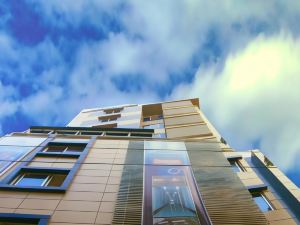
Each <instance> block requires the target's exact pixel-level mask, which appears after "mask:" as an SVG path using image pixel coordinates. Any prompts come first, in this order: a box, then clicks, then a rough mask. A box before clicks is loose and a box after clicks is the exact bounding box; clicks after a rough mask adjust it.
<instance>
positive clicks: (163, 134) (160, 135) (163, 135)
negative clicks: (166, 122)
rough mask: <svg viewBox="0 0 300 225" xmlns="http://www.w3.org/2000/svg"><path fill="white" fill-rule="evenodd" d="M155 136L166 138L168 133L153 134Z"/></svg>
mask: <svg viewBox="0 0 300 225" xmlns="http://www.w3.org/2000/svg"><path fill="white" fill-rule="evenodd" d="M153 137H154V138H166V137H167V136H166V134H165V133H159V134H154V136H153Z"/></svg>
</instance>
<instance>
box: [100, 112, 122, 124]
mask: <svg viewBox="0 0 300 225" xmlns="http://www.w3.org/2000/svg"><path fill="white" fill-rule="evenodd" d="M120 117H121V115H120V114H119V115H112V116H100V117H99V118H98V119H99V120H100V121H101V122H102V123H106V122H110V121H116V120H117V119H118V118H120Z"/></svg>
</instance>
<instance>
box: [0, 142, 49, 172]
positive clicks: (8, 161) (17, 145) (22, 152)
mask: <svg viewBox="0 0 300 225" xmlns="http://www.w3.org/2000/svg"><path fill="white" fill-rule="evenodd" d="M45 140H46V138H34V137H12V136H7V137H3V138H1V139H0V159H5V160H3V161H0V175H1V174H2V173H4V172H5V171H6V170H7V169H8V168H9V167H10V166H11V165H13V164H14V163H16V161H19V160H21V159H22V158H23V157H25V156H26V155H27V154H28V153H29V152H31V151H32V150H33V149H34V148H35V147H36V146H38V145H39V144H40V143H42V142H43V141H45Z"/></svg>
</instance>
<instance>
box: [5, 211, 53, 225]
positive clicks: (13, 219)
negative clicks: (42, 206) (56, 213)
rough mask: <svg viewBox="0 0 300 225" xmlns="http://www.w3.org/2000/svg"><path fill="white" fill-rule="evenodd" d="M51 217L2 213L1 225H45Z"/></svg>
mask: <svg viewBox="0 0 300 225" xmlns="http://www.w3.org/2000/svg"><path fill="white" fill-rule="evenodd" d="M49 218H50V216H48V215H40V214H39V215H33V214H19V213H0V225H22V224H24V225H43V224H48V221H49Z"/></svg>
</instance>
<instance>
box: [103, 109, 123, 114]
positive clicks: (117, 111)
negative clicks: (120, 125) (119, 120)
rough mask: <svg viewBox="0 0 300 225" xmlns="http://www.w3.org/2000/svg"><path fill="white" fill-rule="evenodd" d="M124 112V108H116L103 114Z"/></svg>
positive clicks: (106, 110)
mask: <svg viewBox="0 0 300 225" xmlns="http://www.w3.org/2000/svg"><path fill="white" fill-rule="evenodd" d="M122 111H123V108H115V109H105V110H103V112H104V113H105V114H112V113H120V112H122Z"/></svg>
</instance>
